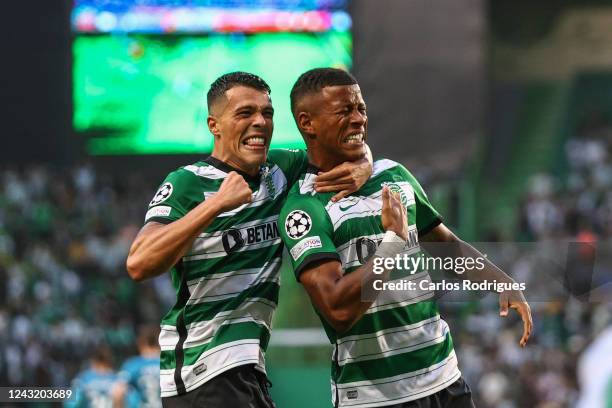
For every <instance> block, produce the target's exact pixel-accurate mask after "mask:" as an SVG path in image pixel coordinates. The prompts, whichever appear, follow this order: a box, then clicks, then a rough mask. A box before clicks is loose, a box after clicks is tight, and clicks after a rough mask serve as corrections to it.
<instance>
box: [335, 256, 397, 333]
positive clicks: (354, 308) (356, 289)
mask: <svg viewBox="0 0 612 408" xmlns="http://www.w3.org/2000/svg"><path fill="white" fill-rule="evenodd" d="M373 270H374V257H373V258H372V259H370V260H369V261H368V262H367V263H366V264H365V265H363V266H361V267H360V268H358V269H357V270H355V271H353V272H352V273H349V274H347V275H344V276H343V277H342V278H341V279H338V280H337V281H336V282H335V285H334V287H333V290H331V291H330V292H329V298H328V300H329V309H330V310H331V311H333V313H335V314H336V316H337V317H338V318H337V319H336V320H338V321H339V322H341V324H340V325H341V326H346V327H345V330H348V329H349V328H350V327H352V326H353V324H355V322H357V321H358V320H359V319H360V318H361V316H363V314H364V313H365V312H366V310H368V309H369V307H370V306H371V305H372V303H373V301H374V299H375V296H372V294H374V295H375V293H374V292H373V289H372V285H373V283H374V281H376V280H382V281H387V280H389V274H390V272H391V270H390V269H386V268H384V271H383V272H382V273H380V274H375V273H374V271H373ZM345 330H342V331H345Z"/></svg>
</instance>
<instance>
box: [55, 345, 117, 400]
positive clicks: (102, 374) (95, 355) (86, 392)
mask: <svg viewBox="0 0 612 408" xmlns="http://www.w3.org/2000/svg"><path fill="white" fill-rule="evenodd" d="M117 378H118V377H117V373H116V372H115V370H114V369H113V354H112V352H111V350H110V348H109V347H108V346H106V345H99V346H97V347H95V348H94V349H93V350H92V352H91V357H90V365H89V367H88V368H87V369H85V370H84V371H82V372H81V373H80V374H78V375H77V376H76V378H75V379H74V380H73V381H72V388H73V390H74V396H73V397H72V399H71V400H70V401H69V402H67V403H65V404H64V406H65V407H69V408H96V407H110V406H111V405H112V402H113V400H112V393H111V391H112V389H113V386H114V384H115V382H116V381H117Z"/></svg>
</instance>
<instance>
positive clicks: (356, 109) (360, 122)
mask: <svg viewBox="0 0 612 408" xmlns="http://www.w3.org/2000/svg"><path fill="white" fill-rule="evenodd" d="M305 99H307V100H306V101H305V102H306V103H305V104H304V105H303V106H305V112H299V113H298V123H299V124H300V128H301V130H302V132H303V133H305V134H306V136H307V140H308V142H309V143H308V145H309V149H311V150H312V156H313V162H314V164H315V165H317V166H318V167H320V168H321V169H324V170H325V169H329V168H332V167H334V166H336V165H338V164H341V163H343V162H345V161H355V160H358V159H360V158H362V157H363V156H364V155H365V154H366V146H365V141H366V138H367V127H368V116H367V113H366V105H365V102H364V101H363V97H362V96H361V90H360V89H359V85H340V86H328V87H325V88H323V89H322V90H321V91H320V92H317V93H315V94H312V95H308V96H307V97H306V98H305Z"/></svg>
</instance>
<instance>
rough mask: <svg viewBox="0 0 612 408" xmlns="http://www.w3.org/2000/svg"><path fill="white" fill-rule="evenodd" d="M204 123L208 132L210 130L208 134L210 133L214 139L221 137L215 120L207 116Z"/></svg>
mask: <svg viewBox="0 0 612 408" xmlns="http://www.w3.org/2000/svg"><path fill="white" fill-rule="evenodd" d="M206 122H207V123H208V130H210V133H212V135H213V136H214V137H221V130H220V129H219V122H217V119H216V118H215V117H214V116H210V115H209V116H208V118H207V119H206Z"/></svg>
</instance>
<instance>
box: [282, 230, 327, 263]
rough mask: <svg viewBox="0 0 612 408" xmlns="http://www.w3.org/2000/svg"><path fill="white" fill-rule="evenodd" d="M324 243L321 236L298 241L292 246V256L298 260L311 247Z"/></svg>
mask: <svg viewBox="0 0 612 408" xmlns="http://www.w3.org/2000/svg"><path fill="white" fill-rule="evenodd" d="M322 246H323V244H322V243H321V237H319V236H318V235H317V236H314V237H308V238H304V239H303V240H301V241H300V242H298V243H297V244H296V245H295V246H294V247H293V248H291V251H289V252H291V256H292V257H293V260H294V261H297V260H298V258H299V257H300V256H302V255H303V254H304V253H305V252H306V251H308V250H309V249H314V248H321V247H322Z"/></svg>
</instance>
